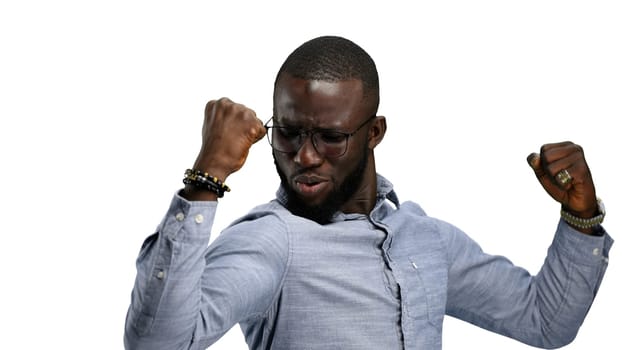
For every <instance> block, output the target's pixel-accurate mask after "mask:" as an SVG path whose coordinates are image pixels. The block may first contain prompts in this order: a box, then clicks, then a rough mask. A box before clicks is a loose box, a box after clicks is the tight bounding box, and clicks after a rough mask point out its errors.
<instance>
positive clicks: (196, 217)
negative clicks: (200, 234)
mask: <svg viewBox="0 0 622 350" xmlns="http://www.w3.org/2000/svg"><path fill="white" fill-rule="evenodd" d="M194 222H196V223H197V224H200V223H202V222H203V215H201V214H197V215H196V216H195V217H194Z"/></svg>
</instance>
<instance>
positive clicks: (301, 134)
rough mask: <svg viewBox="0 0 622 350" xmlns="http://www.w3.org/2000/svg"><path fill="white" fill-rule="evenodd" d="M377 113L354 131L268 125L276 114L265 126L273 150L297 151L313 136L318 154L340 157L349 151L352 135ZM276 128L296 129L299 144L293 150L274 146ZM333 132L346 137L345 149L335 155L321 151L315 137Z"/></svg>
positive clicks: (373, 116) (312, 139) (312, 141)
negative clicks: (272, 132) (273, 135)
mask: <svg viewBox="0 0 622 350" xmlns="http://www.w3.org/2000/svg"><path fill="white" fill-rule="evenodd" d="M376 117H377V116H376V115H372V116H371V117H369V118H367V119H366V120H365V121H364V122H363V123H362V124H361V125H359V126H358V127H357V128H356V129H355V130H354V131H352V132H343V131H341V130H336V129H324V128H313V129H307V130H303V129H296V128H295V127H291V126H279V125H271V126H270V125H268V124H270V122H271V121H272V122H273V121H274V116H272V117H270V119H268V121H267V122H266V123H265V124H264V128H266V136H268V137H267V139H268V143H269V144H270V146H271V147H272V149H273V150H275V151H277V152H281V153H297V152H298V151H299V150H300V147H302V145H303V144H304V142H305V140H306V138H307V137H311V143H312V144H313V147H314V149H315V151H316V152H317V153H318V154H321V155H322V156H324V157H327V158H339V157H341V156H343V155H344V154H346V152H348V144H349V140H350V138H351V137H352V136H354V135H355V134H356V133H357V132H358V131H359V130H361V129H362V128H363V126H365V124H367V123H369V122H370V121H372V120H373V119H374V118H376ZM270 129H272V130H274V129H287V130H295V131H296V135H297V136H296V137H298V138H299V141H298V143H299V144H298V145H297V146H296V147H294V149H293V150H291V151H284V150H280V149H278V148H275V147H274V142H273V137H272V134H271V131H272V130H270ZM322 132H324V133H333V134H339V135H341V136H343V137H344V138H345V146H344V147H343V151H342V152H341V153H339V154H334V155H332V154H331V155H329V154H326V152H321V151H320V149H319V147H318V145H317V142H318V141H317V139H316V137H315V135H316V134H318V133H322Z"/></svg>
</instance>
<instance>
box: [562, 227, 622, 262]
mask: <svg viewBox="0 0 622 350" xmlns="http://www.w3.org/2000/svg"><path fill="white" fill-rule="evenodd" d="M602 231H603V233H602V235H599V236H594V235H588V234H585V233H581V232H579V231H577V230H575V229H574V228H573V227H572V226H570V225H568V223H566V222H565V221H564V220H562V219H560V220H559V223H558V226H557V233H556V234H555V239H554V240H553V247H554V248H557V249H559V250H561V251H563V252H564V254H565V255H568V256H569V257H570V258H571V259H572V260H573V261H575V262H577V263H579V264H582V265H600V264H602V263H603V262H604V263H608V262H609V249H610V248H611V246H612V245H613V239H612V238H611V237H610V236H609V234H608V233H607V231H606V230H605V229H604V228H602Z"/></svg>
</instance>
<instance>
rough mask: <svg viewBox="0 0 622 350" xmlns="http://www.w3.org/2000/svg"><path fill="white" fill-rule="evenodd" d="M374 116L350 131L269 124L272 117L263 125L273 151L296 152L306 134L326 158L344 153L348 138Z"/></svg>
mask: <svg viewBox="0 0 622 350" xmlns="http://www.w3.org/2000/svg"><path fill="white" fill-rule="evenodd" d="M375 117H376V116H375V115H372V116H371V117H369V118H368V119H367V120H365V121H364V122H363V124H361V125H360V126H359V127H358V128H356V130H354V131H353V132H350V133H347V132H342V131H338V130H332V129H319V128H318V129H309V130H303V129H300V128H295V127H290V126H279V125H269V124H270V123H271V122H273V119H274V117H272V118H270V120H268V122H267V123H266V124H265V125H264V127H265V128H266V131H267V135H268V142H269V143H270V146H272V148H273V149H274V150H275V151H279V152H283V153H296V152H298V150H299V149H300V147H302V144H303V143H304V142H305V140H306V138H307V136H309V137H311V143H313V147H315V150H316V151H317V152H318V153H319V154H321V155H323V156H324V157H328V158H337V157H341V156H342V155H344V154H345V153H346V151H347V150H348V140H349V139H350V137H351V136H353V135H354V134H356V132H357V131H359V130H361V128H362V127H363V126H364V125H365V124H367V123H369V122H370V121H371V120H372V119H374V118H375Z"/></svg>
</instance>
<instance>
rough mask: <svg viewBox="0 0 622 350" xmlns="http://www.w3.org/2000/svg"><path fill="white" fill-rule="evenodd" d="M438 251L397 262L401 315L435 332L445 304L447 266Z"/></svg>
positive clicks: (440, 321)
mask: <svg viewBox="0 0 622 350" xmlns="http://www.w3.org/2000/svg"><path fill="white" fill-rule="evenodd" d="M439 254H441V252H440V251H428V252H425V253H423V254H419V255H418V256H408V257H405V258H403V259H400V261H399V270H400V275H401V277H402V278H401V280H402V281H400V282H401V283H400V286H401V291H402V299H403V302H404V308H405V314H406V316H407V317H410V318H412V319H415V320H416V321H427V322H429V323H430V324H432V325H433V326H434V327H436V328H438V329H439V330H440V329H441V328H442V325H443V317H444V315H445V304H446V301H447V263H446V260H445V259H444V258H443V257H442V256H440V255H439Z"/></svg>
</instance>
